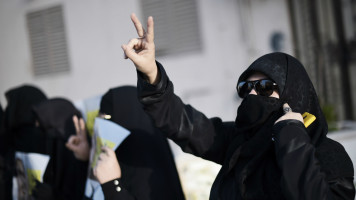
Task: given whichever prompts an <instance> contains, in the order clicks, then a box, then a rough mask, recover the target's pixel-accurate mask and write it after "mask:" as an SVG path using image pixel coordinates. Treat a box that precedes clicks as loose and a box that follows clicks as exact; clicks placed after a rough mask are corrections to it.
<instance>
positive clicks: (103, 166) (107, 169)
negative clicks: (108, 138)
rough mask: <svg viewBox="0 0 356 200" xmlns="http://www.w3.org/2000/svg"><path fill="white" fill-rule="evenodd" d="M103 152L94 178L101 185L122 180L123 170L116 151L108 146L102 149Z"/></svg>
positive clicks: (95, 168)
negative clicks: (117, 179)
mask: <svg viewBox="0 0 356 200" xmlns="http://www.w3.org/2000/svg"><path fill="white" fill-rule="evenodd" d="M101 150H102V152H101V153H100V155H99V159H98V161H97V163H96V166H95V167H94V170H93V173H94V176H95V177H96V178H97V179H98V181H99V183H100V184H103V183H106V182H108V181H110V180H113V179H116V178H121V168H120V165H119V162H118V161H117V158H116V154H115V152H114V150H112V149H110V148H109V147H106V146H103V147H101Z"/></svg>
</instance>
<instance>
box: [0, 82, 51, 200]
mask: <svg viewBox="0 0 356 200" xmlns="http://www.w3.org/2000/svg"><path fill="white" fill-rule="evenodd" d="M5 97H6V100H7V106H6V109H5V113H4V119H3V120H4V121H3V126H4V127H3V128H4V129H3V131H4V132H3V134H2V142H3V144H4V145H3V146H2V147H0V148H1V151H2V152H1V153H2V155H3V156H4V164H5V165H4V172H3V173H4V174H3V178H2V179H1V181H2V182H3V186H4V188H3V189H2V190H3V191H4V194H3V197H4V199H6V200H7V199H12V178H13V176H14V175H15V151H22V152H35V153H41V154H44V153H45V148H44V147H45V135H44V133H43V132H42V131H40V130H39V129H38V128H37V127H36V125H35V124H36V118H35V116H34V114H33V112H32V106H33V105H35V104H37V103H40V102H42V101H45V100H46V99H47V97H46V95H45V94H44V93H43V92H42V91H41V90H40V89H39V88H37V87H36V86H33V85H21V86H18V87H14V88H11V89H9V90H8V91H7V92H6V93H5Z"/></svg>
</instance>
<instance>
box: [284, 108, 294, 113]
mask: <svg viewBox="0 0 356 200" xmlns="http://www.w3.org/2000/svg"><path fill="white" fill-rule="evenodd" d="M283 111H284V113H287V112H292V108H290V107H285V108H283Z"/></svg>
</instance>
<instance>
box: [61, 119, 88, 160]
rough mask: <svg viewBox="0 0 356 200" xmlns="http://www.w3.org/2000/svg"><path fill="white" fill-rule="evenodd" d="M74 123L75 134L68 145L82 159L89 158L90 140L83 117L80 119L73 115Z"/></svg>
mask: <svg viewBox="0 0 356 200" xmlns="http://www.w3.org/2000/svg"><path fill="white" fill-rule="evenodd" d="M73 123H74V127H75V132H76V134H75V135H71V136H70V137H69V139H68V141H67V143H66V147H67V148H68V149H69V150H71V151H73V153H74V156H75V157H76V158H77V159H78V160H81V161H87V160H89V151H90V147H89V142H88V139H87V133H86V129H85V123H84V120H83V119H82V118H80V119H78V117H77V116H73Z"/></svg>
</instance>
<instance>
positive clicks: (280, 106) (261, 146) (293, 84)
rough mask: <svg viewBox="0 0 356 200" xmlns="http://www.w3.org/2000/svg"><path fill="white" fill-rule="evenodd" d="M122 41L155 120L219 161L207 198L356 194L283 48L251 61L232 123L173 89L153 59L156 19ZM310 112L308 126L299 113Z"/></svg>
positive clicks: (304, 78)
mask: <svg viewBox="0 0 356 200" xmlns="http://www.w3.org/2000/svg"><path fill="white" fill-rule="evenodd" d="M131 19H132V21H133V23H134V25H135V27H136V30H137V33H138V38H134V39H132V40H130V41H129V43H128V44H125V45H122V48H123V50H124V53H125V55H126V56H127V57H128V58H129V59H131V61H132V62H133V63H134V65H135V67H136V69H137V72H138V82H137V85H138V87H137V88H138V97H139V100H140V102H141V103H142V104H143V106H144V110H145V111H146V112H147V113H148V114H149V115H150V116H151V117H152V119H153V120H154V122H155V125H156V126H157V127H158V128H160V129H161V131H162V132H164V133H165V134H166V136H167V137H169V138H171V139H172V140H174V141H175V142H176V143H177V144H178V145H179V146H180V147H181V148H182V150H183V151H185V152H188V153H191V154H194V155H196V156H198V157H202V158H204V159H207V160H210V161H213V162H215V163H218V164H221V165H222V168H221V170H220V171H219V173H218V175H217V177H216V179H215V181H214V183H213V186H212V188H211V192H210V199H229V200H231V199H251V200H252V199H274V200H275V199H308V200H314V199H350V200H351V199H354V198H355V187H354V184H353V177H354V169H353V164H352V161H351V159H350V157H349V156H348V154H347V153H346V151H345V149H344V148H343V146H342V145H341V144H339V143H338V142H336V141H333V140H331V139H329V138H328V137H327V136H326V135H327V133H328V126H327V123H326V120H325V117H324V115H323V113H322V111H321V108H320V105H319V102H318V97H317V94H316V92H315V90H314V87H313V84H312V82H311V80H310V79H309V77H308V74H307V72H306V71H305V69H304V67H303V65H302V64H301V63H300V62H299V61H298V60H297V59H295V58H294V57H292V56H290V55H288V54H285V53H280V52H276V53H270V54H266V55H263V56H261V57H260V58H258V59H256V60H255V61H254V62H253V63H252V64H251V65H250V66H249V67H248V68H247V69H246V70H245V71H244V72H243V73H242V74H241V76H240V77H239V79H238V81H237V86H236V89H237V93H238V95H239V96H240V97H241V98H242V99H243V100H242V103H241V104H240V106H239V107H238V110H237V116H236V119H235V122H233V121H232V122H223V121H222V120H221V119H220V118H211V119H209V118H207V117H206V116H205V115H204V114H203V113H201V112H199V111H197V110H196V109H194V108H193V107H192V106H190V105H186V104H184V103H183V102H182V100H181V99H180V98H179V97H178V96H176V95H175V94H174V90H173V83H172V82H171V81H170V80H169V78H168V76H167V74H166V72H165V70H164V68H163V66H162V65H161V64H160V63H159V62H157V61H156V60H155V44H154V22H153V18H152V17H149V18H148V20H147V32H145V30H144V29H143V26H142V25H141V23H140V21H139V20H138V19H137V17H136V16H135V15H134V14H132V15H131ZM304 112H308V113H310V114H312V115H314V116H315V117H316V119H315V121H314V122H313V123H311V124H310V125H309V126H308V127H306V126H305V125H304V124H303V117H302V115H301V114H303V113H304Z"/></svg>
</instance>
